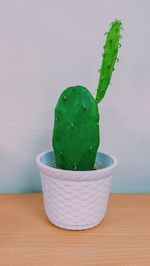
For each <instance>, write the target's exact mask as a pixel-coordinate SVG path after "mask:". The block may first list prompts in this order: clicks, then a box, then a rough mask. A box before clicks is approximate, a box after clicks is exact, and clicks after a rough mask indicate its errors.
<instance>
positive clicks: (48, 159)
mask: <svg viewBox="0 0 150 266" xmlns="http://www.w3.org/2000/svg"><path fill="white" fill-rule="evenodd" d="M36 162H37V165H38V168H39V170H40V174H41V182H42V190H43V197H44V207H45V212H46V214H47V216H48V218H49V220H50V221H51V222H52V223H53V224H55V225H57V226H59V227H61V228H64V229H72V230H82V229H88V228H91V227H94V226H96V225H97V224H99V223H100V222H101V221H102V219H103V217H104V216H105V213H106V209H107V203H108V198H109V191H110V185H111V179H112V174H113V172H114V170H115V168H116V167H117V164H118V162H117V159H116V158H115V157H114V156H111V155H107V154H104V153H97V157H96V165H95V169H96V170H91V171H68V170H62V169H57V168H55V167H54V165H55V157H54V153H53V151H51V152H49V151H48V152H44V153H41V154H39V155H38V156H37V158H36Z"/></svg>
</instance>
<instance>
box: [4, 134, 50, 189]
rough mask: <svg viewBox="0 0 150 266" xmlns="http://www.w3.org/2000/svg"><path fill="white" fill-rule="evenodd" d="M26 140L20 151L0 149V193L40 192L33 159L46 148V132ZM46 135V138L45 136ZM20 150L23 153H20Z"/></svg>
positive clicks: (38, 178) (38, 177)
mask: <svg viewBox="0 0 150 266" xmlns="http://www.w3.org/2000/svg"><path fill="white" fill-rule="evenodd" d="M39 135H40V136H37V137H35V136H34V139H30V140H28V141H27V140H26V143H25V144H24V146H23V145H22V147H21V150H17V151H11V152H7V151H6V150H4V149H2V148H1V149H0V162H1V164H0V193H30V192H40V191H41V182H40V175H39V171H38V170H37V167H36V162H35V157H36V155H37V154H38V153H39V152H42V151H43V149H44V147H45V150H48V149H49V148H48V147H47V146H48V145H47V143H46V140H47V132H43V134H41V132H40V134H39ZM45 135H46V136H45ZM22 149H23V150H24V152H22Z"/></svg>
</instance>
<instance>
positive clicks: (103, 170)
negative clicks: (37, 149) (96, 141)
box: [36, 150, 118, 176]
mask: <svg viewBox="0 0 150 266" xmlns="http://www.w3.org/2000/svg"><path fill="white" fill-rule="evenodd" d="M50 152H54V151H53V150H47V151H44V152H41V153H39V154H38V155H37V156H36V163H37V166H38V167H39V168H40V169H41V170H45V171H53V172H54V173H56V174H57V173H60V172H61V173H62V174H63V173H64V174H65V173H66V174H69V173H70V174H72V173H73V174H74V175H76V174H77V175H79V174H80V175H81V176H82V175H85V173H87V174H93V173H95V172H96V173H101V174H105V173H108V172H113V170H114V169H115V168H116V167H117V165H118V160H117V158H116V157H115V156H114V155H111V154H108V153H103V152H99V151H98V152H97V154H102V155H104V156H107V157H109V158H110V159H111V160H112V164H111V165H109V166H106V167H104V168H98V169H95V170H85V171H84V170H83V171H80V170H79V171H75V170H74V171H73V170H65V169H60V168H55V167H52V166H50V165H47V164H45V163H44V162H42V161H41V158H42V157H43V156H44V155H46V154H47V153H50Z"/></svg>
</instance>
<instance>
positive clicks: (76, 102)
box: [52, 20, 122, 171]
mask: <svg viewBox="0 0 150 266" xmlns="http://www.w3.org/2000/svg"><path fill="white" fill-rule="evenodd" d="M121 28H122V23H121V22H120V21H119V20H115V21H114V22H112V23H111V28H110V30H109V32H108V33H107V38H106V43H105V46H104V54H103V61H102V67H101V70H100V78H99V83H98V89H97V95H96V99H94V98H93V96H92V95H91V93H90V92H89V91H88V90H87V89H86V88H85V87H83V86H74V87H69V88H67V89H65V90H64V91H63V92H62V94H61V96H60V98H59V100H58V103H57V106H56V108H55V123H54V129H53V140H52V142H53V148H54V153H55V159H56V167H57V168H61V169H66V170H78V171H79V170H82V171H83V170H93V169H94V164H95V158H96V154H97V150H98V147H99V142H100V136H99V112H98V103H99V102H100V101H101V100H102V99H103V97H104V95H105V93H106V90H107V87H108V85H109V83H110V79H111V76H112V72H113V70H114V65H115V63H116V61H118V59H117V54H118V48H119V47H120V44H119V40H120V38H121V37H120V36H121V35H120V30H121Z"/></svg>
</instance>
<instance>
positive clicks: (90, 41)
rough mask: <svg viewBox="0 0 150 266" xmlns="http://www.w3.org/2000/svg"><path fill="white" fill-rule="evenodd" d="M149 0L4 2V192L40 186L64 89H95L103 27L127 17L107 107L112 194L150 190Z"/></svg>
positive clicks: (0, 20) (0, 163)
mask: <svg viewBox="0 0 150 266" xmlns="http://www.w3.org/2000/svg"><path fill="white" fill-rule="evenodd" d="M149 10H150V1H148V0H140V1H138V0H135V1H134V0H130V1H129V0H126V1H125V0H124V1H120V0H113V1H110V0H109V1H108V0H105V1H102V0H101V1H100V0H60V1H58V0H43V1H42V0H26V1H25V0H13V1H12V0H5V1H2V0H1V1H0V124H1V127H0V192H29V191H39V190H40V189H41V186H40V179H39V173H38V171H37V169H36V165H35V155H36V154H37V153H39V152H41V151H43V150H47V149H49V148H50V147H51V133H52V127H53V112H54V107H55V105H56V102H57V99H58V97H59V95H60V93H61V92H62V90H63V89H64V88H66V87H67V86H71V85H77V84H82V85H84V86H86V87H87V88H89V90H90V91H91V92H92V93H93V94H95V93H96V88H97V82H98V72H97V70H98V69H99V66H100V62H101V58H102V57H101V54H102V47H103V44H104V39H105V37H104V32H105V31H107V29H108V27H109V24H110V22H111V21H112V20H113V19H114V18H118V19H121V20H122V21H123V26H124V32H123V39H122V48H121V50H120V55H119V58H120V62H119V64H118V65H117V67H116V71H115V72H114V75H113V79H112V86H111V87H110V88H109V90H108V93H107V95H106V96H105V99H104V100H103V103H102V104H101V106H100V112H101V131H102V133H101V138H102V139H101V150H103V151H106V152H109V153H112V154H115V155H116V156H117V157H118V159H119V168H118V171H117V172H116V175H115V177H114V180H113V185H112V191H117V192H148V191H149V192H150V122H149V120H150V119H149V114H150V29H149V27H150V15H149Z"/></svg>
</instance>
